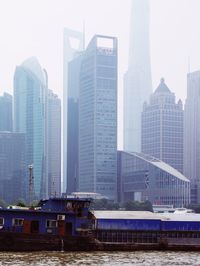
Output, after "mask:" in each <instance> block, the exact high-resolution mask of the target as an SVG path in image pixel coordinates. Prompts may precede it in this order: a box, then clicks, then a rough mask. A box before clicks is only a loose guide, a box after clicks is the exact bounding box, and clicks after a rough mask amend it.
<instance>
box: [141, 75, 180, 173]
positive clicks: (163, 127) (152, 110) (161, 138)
mask: <svg viewBox="0 0 200 266" xmlns="http://www.w3.org/2000/svg"><path fill="white" fill-rule="evenodd" d="M142 152H143V153H145V154H149V155H151V156H153V157H155V158H157V159H160V160H162V161H164V162H165V163H167V164H169V165H171V166H172V167H174V168H175V169H177V170H178V171H179V172H181V173H183V105H182V102H181V100H179V101H178V102H177V103H176V101H175V95H174V93H172V92H171V91H170V90H169V88H168V87H167V85H166V84H165V82H164V79H161V82H160V84H159V86H158V87H157V89H156V90H155V92H154V93H153V94H152V95H151V97H150V102H149V104H147V103H145V104H144V107H143V112H142Z"/></svg>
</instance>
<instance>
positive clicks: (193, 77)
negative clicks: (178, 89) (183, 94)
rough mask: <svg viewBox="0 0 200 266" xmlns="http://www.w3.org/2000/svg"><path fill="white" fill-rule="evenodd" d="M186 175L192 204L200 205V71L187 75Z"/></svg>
mask: <svg viewBox="0 0 200 266" xmlns="http://www.w3.org/2000/svg"><path fill="white" fill-rule="evenodd" d="M184 174H185V176H187V177H188V178H189V179H190V181H191V202H192V203H200V71H195V72H192V73H189V74H188V75H187V98H186V101H185V110H184Z"/></svg>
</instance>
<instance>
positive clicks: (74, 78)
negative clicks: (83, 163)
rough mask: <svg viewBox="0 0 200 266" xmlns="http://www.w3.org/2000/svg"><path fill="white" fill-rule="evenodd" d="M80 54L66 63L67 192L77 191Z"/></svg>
mask: <svg viewBox="0 0 200 266" xmlns="http://www.w3.org/2000/svg"><path fill="white" fill-rule="evenodd" d="M81 62H82V54H81V53H77V55H76V57H75V58H74V59H73V60H72V61H70V62H69V65H68V106H67V107H68V110H67V154H68V155H69V156H67V193H68V194H71V193H72V192H75V191H78V171H79V93H80V67H81Z"/></svg>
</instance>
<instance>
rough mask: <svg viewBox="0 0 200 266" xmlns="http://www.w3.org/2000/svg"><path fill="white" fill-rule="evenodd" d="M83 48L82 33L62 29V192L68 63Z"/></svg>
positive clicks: (65, 140) (65, 149) (66, 135)
mask: <svg viewBox="0 0 200 266" xmlns="http://www.w3.org/2000/svg"><path fill="white" fill-rule="evenodd" d="M83 49H84V38H83V33H81V32H78V31H73V30H70V29H64V35H63V55H64V57H63V192H66V188H67V161H68V158H67V150H68V147H67V143H68V130H70V129H68V112H67V111H68V101H69V97H71V96H70V95H69V87H68V76H69V74H68V71H69V70H68V64H69V62H70V61H71V60H72V59H74V57H75V56H76V54H77V53H79V52H80V51H82V50H83Z"/></svg>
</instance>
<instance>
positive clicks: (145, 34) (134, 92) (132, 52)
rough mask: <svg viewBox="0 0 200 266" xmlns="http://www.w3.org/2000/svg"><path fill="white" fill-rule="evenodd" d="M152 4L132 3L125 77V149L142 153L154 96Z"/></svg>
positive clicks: (135, 1)
mask: <svg viewBox="0 0 200 266" xmlns="http://www.w3.org/2000/svg"><path fill="white" fill-rule="evenodd" d="M149 13H150V12H149V1H148V0H133V1H132V12H131V27H130V28H131V32H130V46H129V63H128V70H127V72H126V74H125V76H124V150H125V151H134V152H140V151H141V113H142V108H143V103H144V102H145V101H146V102H147V101H148V100H149V96H150V94H151V93H152V82H151V64H150V42H149Z"/></svg>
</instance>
